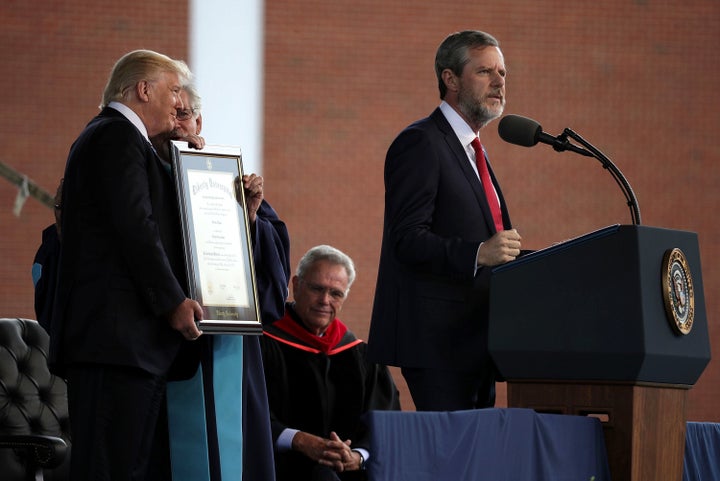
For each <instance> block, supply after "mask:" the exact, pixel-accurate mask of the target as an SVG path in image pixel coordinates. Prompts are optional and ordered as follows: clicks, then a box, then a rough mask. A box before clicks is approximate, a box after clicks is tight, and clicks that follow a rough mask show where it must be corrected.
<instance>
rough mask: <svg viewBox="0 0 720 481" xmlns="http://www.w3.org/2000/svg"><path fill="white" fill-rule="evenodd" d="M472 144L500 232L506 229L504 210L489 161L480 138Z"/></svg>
mask: <svg viewBox="0 0 720 481" xmlns="http://www.w3.org/2000/svg"><path fill="white" fill-rule="evenodd" d="M472 146H473V149H475V164H476V165H477V169H478V173H479V174H480V181H481V182H482V186H483V189H484V190H485V197H486V198H487V201H488V205H490V212H492V217H493V221H494V222H495V229H496V230H497V231H498V232H500V231H501V230H505V228H504V227H503V221H502V212H500V202H499V201H498V196H497V193H496V192H495V187H494V186H493V184H492V180H490V172H489V171H488V166H487V161H486V160H485V153H484V152H483V148H482V145H481V144H480V139H478V138H477V137H475V138H474V139H473V141H472Z"/></svg>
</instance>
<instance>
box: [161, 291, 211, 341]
mask: <svg viewBox="0 0 720 481" xmlns="http://www.w3.org/2000/svg"><path fill="white" fill-rule="evenodd" d="M202 317H203V312H202V308H201V307H200V304H198V302H197V301H194V300H192V299H185V300H184V301H182V302H181V303H180V305H179V306H177V307H176V308H175V309H173V311H172V312H171V313H170V319H169V322H170V326H171V327H172V328H173V329H175V330H176V331H178V332H180V334H182V335H183V337H184V338H185V339H187V340H188V341H194V340H195V339H197V338H198V337H200V335H201V334H202V331H201V330H200V329H198V327H197V324H195V319H198V320H201V319H202Z"/></svg>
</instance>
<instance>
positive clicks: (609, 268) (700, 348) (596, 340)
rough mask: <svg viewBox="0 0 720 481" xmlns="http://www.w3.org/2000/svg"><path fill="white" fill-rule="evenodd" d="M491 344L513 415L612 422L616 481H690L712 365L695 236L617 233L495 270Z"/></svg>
mask: <svg viewBox="0 0 720 481" xmlns="http://www.w3.org/2000/svg"><path fill="white" fill-rule="evenodd" d="M489 342H490V346H489V347H490V353H491V355H492V357H493V359H494V360H495V363H496V364H497V366H498V369H499V370H500V372H501V374H502V375H503V376H504V377H505V379H506V380H507V382H508V386H507V387H508V405H509V406H510V407H526V408H533V409H535V410H537V411H541V412H554V413H566V414H581V415H593V416H597V417H599V418H600V419H601V420H602V421H603V426H604V428H605V437H606V442H607V445H608V446H607V448H608V457H609V462H610V470H611V474H612V479H613V481H623V480H632V481H639V480H653V481H657V480H662V479H668V480H673V481H676V480H678V479H681V478H682V462H683V450H684V444H685V421H686V419H685V402H686V396H687V390H688V389H689V388H690V387H691V386H692V385H693V384H695V382H696V381H697V380H698V378H699V377H700V375H701V374H702V372H703V370H704V369H705V367H706V366H707V364H708V362H709V360H710V344H709V340H708V335H707V317H706V312H705V299H704V293H703V286H702V272H701V268H700V253H699V249H698V240H697V235H696V234H695V233H691V232H684V231H677V230H669V229H662V228H656V227H646V226H637V225H615V226H609V227H606V228H604V229H600V230H598V231H596V232H592V233H589V234H586V235H584V236H581V237H579V238H576V239H573V240H570V241H567V242H563V243H561V244H558V245H555V246H552V247H549V248H547V249H543V250H540V251H536V252H534V253H531V254H529V255H527V256H524V257H521V258H519V259H518V260H516V261H514V262H512V263H509V264H506V265H504V266H500V267H498V268H496V269H494V270H493V274H492V281H491V286H490V331H489Z"/></svg>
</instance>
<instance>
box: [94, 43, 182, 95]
mask: <svg viewBox="0 0 720 481" xmlns="http://www.w3.org/2000/svg"><path fill="white" fill-rule="evenodd" d="M162 72H171V73H175V74H177V75H178V77H179V78H180V83H181V84H183V85H184V84H188V83H190V79H191V77H192V73H191V72H190V69H189V68H188V66H187V64H186V63H185V62H183V61H182V60H174V59H172V58H170V57H168V56H167V55H163V54H161V53H158V52H154V51H152V50H133V51H132V52H129V53H126V54H125V55H123V56H122V57H121V58H120V60H118V61H117V62H116V63H115V66H113V69H112V72H111V73H110V78H109V79H108V82H107V85H105V90H104V91H103V96H102V103H101V104H100V108H104V107H106V106H107V105H108V104H109V103H110V102H112V101H122V100H123V99H124V98H125V96H126V95H127V94H128V92H129V91H130V89H132V88H133V87H135V85H137V83H138V82H141V81H143V80H155V79H157V78H158V76H159V75H160V74H161V73H162Z"/></svg>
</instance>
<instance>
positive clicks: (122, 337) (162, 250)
mask: <svg viewBox="0 0 720 481" xmlns="http://www.w3.org/2000/svg"><path fill="white" fill-rule="evenodd" d="M64 178H65V182H64V185H63V210H62V229H63V242H62V247H61V254H60V267H59V277H58V290H57V297H56V301H55V304H54V310H53V323H52V336H51V338H52V343H51V348H50V357H51V359H50V362H51V367H52V368H53V369H55V370H56V371H57V372H59V373H62V368H63V367H64V366H66V365H68V364H71V363H99V364H111V365H121V366H133V367H138V368H141V369H143V370H145V371H147V372H150V373H152V374H156V375H161V374H167V373H168V371H169V369H170V366H171V364H172V363H173V361H174V360H175V358H176V356H177V354H178V351H179V349H180V347H181V345H182V344H183V343H184V342H185V341H184V340H183V338H182V336H181V335H180V333H178V332H176V331H174V330H173V329H172V328H171V327H170V325H169V323H168V321H167V318H166V317H165V316H166V315H167V314H168V313H169V312H170V311H171V310H172V309H173V308H175V307H176V306H178V305H179V304H180V303H181V302H182V301H183V299H185V297H186V292H187V289H186V273H185V267H184V256H183V251H182V236H181V231H180V222H179V213H178V204H177V201H176V194H175V187H174V181H173V178H172V176H171V174H170V171H169V169H168V168H167V166H166V165H164V164H163V163H162V161H161V160H160V158H159V157H158V156H157V155H156V154H155V153H154V150H153V149H152V147H151V145H150V143H149V142H148V141H147V140H146V139H145V138H144V137H143V136H142V134H141V133H140V132H139V131H138V130H137V128H136V127H135V126H134V125H133V124H132V123H131V122H130V121H128V120H127V119H126V118H125V117H124V116H123V115H122V114H120V113H119V112H118V111H116V110H114V109H111V108H105V109H103V110H102V112H100V114H99V115H98V116H97V117H95V118H94V119H93V120H92V121H90V123H89V124H88V125H87V126H86V128H85V129H84V131H83V132H82V133H81V134H80V136H79V137H78V139H77V140H76V141H75V143H74V144H73V146H72V148H71V150H70V155H69V157H68V161H67V165H66V170H65V176H64ZM186 374H189V373H186Z"/></svg>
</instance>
